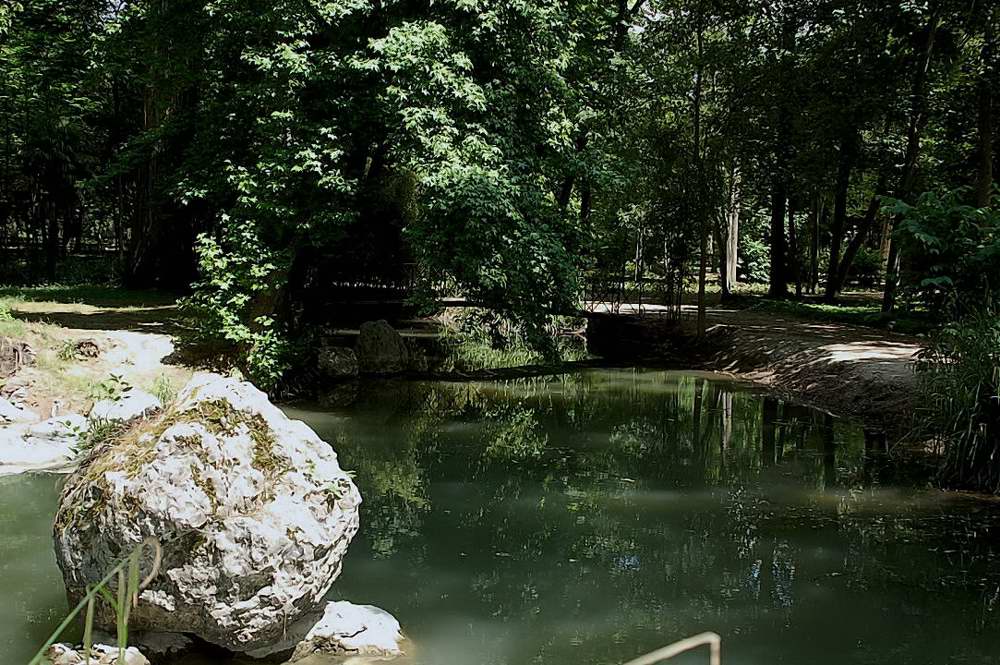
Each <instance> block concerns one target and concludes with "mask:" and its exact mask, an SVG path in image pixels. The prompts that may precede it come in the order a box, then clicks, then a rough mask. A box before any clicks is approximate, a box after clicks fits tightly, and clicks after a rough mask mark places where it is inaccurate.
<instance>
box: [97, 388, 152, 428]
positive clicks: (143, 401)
mask: <svg viewBox="0 0 1000 665" xmlns="http://www.w3.org/2000/svg"><path fill="white" fill-rule="evenodd" d="M162 409H163V404H161V403H160V400H159V398H157V397H156V396H155V395H151V394H150V393H147V392H146V391H144V390H138V389H136V388H130V389H129V390H127V391H125V392H124V393H122V394H121V395H120V396H118V397H117V398H116V399H103V400H101V401H99V402H97V403H96V404H94V406H93V407H92V408H91V409H90V419H91V420H105V421H112V422H121V423H130V422H132V421H134V420H138V419H140V418H148V417H149V416H152V415H155V414H157V413H159V412H160V411H161V410H162Z"/></svg>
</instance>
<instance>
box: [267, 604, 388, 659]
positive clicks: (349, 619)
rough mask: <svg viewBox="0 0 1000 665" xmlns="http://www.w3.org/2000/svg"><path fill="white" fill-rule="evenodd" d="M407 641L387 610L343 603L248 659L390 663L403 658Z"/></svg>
mask: <svg viewBox="0 0 1000 665" xmlns="http://www.w3.org/2000/svg"><path fill="white" fill-rule="evenodd" d="M403 640H404V638H403V635H402V632H401V631H400V628H399V622H398V621H396V618H395V617H393V616H392V615H391V614H389V613H388V612H386V611H385V610H383V609H379V608H378V607H374V606H372V605H355V604H354V603H349V602H347V601H343V600H341V601H334V602H329V603H327V604H326V607H323V608H321V609H320V610H318V611H316V612H313V613H310V614H307V615H306V616H304V617H302V618H301V619H299V620H298V621H296V622H295V623H293V624H291V625H290V626H289V627H288V631H287V634H286V635H285V636H284V639H282V640H281V641H279V642H276V643H274V644H272V645H269V646H268V647H265V648H263V649H258V650H256V651H251V652H249V653H248V654H247V655H249V656H251V657H253V658H270V657H273V656H275V655H276V654H291V657H290V659H289V660H288V661H286V662H287V663H295V662H298V661H304V660H306V659H309V660H312V658H311V657H312V656H325V657H330V658H337V661H336V662H338V663H339V662H342V660H341V659H343V658H346V657H358V658H365V659H378V660H389V659H392V658H396V657H397V656H402V655H403ZM322 660H323V661H324V662H326V659H325V658H323V659H322ZM366 662H369V661H367V660H366Z"/></svg>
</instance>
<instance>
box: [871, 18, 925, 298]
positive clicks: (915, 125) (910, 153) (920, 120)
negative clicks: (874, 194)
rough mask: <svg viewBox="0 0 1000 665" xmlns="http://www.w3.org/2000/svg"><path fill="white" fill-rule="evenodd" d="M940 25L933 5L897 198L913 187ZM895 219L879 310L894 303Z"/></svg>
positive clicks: (896, 264) (896, 271) (896, 267)
mask: <svg viewBox="0 0 1000 665" xmlns="http://www.w3.org/2000/svg"><path fill="white" fill-rule="evenodd" d="M938 25H939V19H938V10H937V8H935V9H934V10H933V11H932V12H931V16H930V18H929V19H928V20H927V27H926V28H925V29H924V31H923V39H922V40H921V41H922V44H921V50H920V59H919V61H918V62H917V67H916V71H915V72H914V74H913V87H912V92H911V111H910V120H909V123H908V125H907V130H906V153H905V158H904V160H903V173H902V175H901V176H900V182H899V187H898V188H897V191H896V197H895V198H897V199H905V198H906V197H908V196H909V195H910V191H911V190H912V189H913V181H914V179H915V178H916V175H917V158H918V157H919V156H920V137H921V134H922V133H923V129H924V126H925V125H926V124H927V108H926V107H927V98H926V97H927V93H926V87H927V73H928V72H929V71H930V65H931V55H932V54H933V52H934V40H935V38H936V37H937V30H938ZM895 222H896V220H893V223H892V224H890V226H889V229H888V231H889V256H888V260H887V262H886V271H885V292H884V293H883V295H882V311H883V312H891V311H892V310H893V309H895V307H896V289H897V287H898V285H899V269H900V256H899V244H898V243H896V242H895V241H894V240H893V239H892V233H893V231H894V229H895Z"/></svg>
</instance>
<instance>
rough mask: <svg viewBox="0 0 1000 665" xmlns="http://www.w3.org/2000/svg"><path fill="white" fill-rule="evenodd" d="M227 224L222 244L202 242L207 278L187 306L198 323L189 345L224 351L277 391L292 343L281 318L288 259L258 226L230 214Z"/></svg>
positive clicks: (263, 384)
mask: <svg viewBox="0 0 1000 665" xmlns="http://www.w3.org/2000/svg"><path fill="white" fill-rule="evenodd" d="M223 223H224V226H225V233H224V234H223V239H222V240H218V239H216V238H212V237H209V236H207V235H202V236H201V237H200V238H199V239H198V245H197V252H198V258H199V270H200V274H201V276H202V280H201V281H199V282H197V283H196V284H195V285H194V288H195V291H194V294H193V295H192V296H190V297H188V298H186V299H184V300H183V301H182V302H181V306H182V308H183V310H184V311H185V312H186V313H187V314H188V315H189V316H190V319H191V323H192V326H191V332H190V333H189V335H188V336H187V339H186V340H185V343H188V344H191V343H193V344H195V345H202V344H203V345H209V346H221V347H224V348H223V349H222V350H223V351H228V352H230V353H232V356H233V359H234V362H235V364H236V365H237V366H238V367H239V368H240V370H242V371H243V373H244V374H246V376H247V377H248V378H250V379H251V380H252V381H254V382H256V383H257V384H258V385H260V386H261V387H262V388H264V389H267V388H271V387H273V386H274V385H275V384H276V383H277V382H278V381H279V380H280V379H281V376H282V374H283V373H284V371H285V370H286V369H287V368H288V366H289V362H290V343H289V341H288V338H287V336H286V331H285V330H284V329H283V326H282V325H281V324H280V323H279V322H278V321H277V318H276V317H277V314H276V310H277V307H276V304H277V301H278V300H279V296H280V290H281V288H282V286H283V285H284V283H285V280H284V277H283V276H284V274H285V273H286V270H285V269H284V266H285V265H286V263H287V259H286V258H285V257H284V256H282V255H281V254H279V253H277V252H273V251H269V250H268V249H266V247H265V246H264V244H263V243H262V242H261V241H260V238H259V237H258V234H257V232H256V230H255V229H254V227H253V225H252V224H249V223H240V222H237V221H235V220H233V219H231V218H230V217H228V216H224V219H223Z"/></svg>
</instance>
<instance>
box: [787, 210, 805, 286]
mask: <svg viewBox="0 0 1000 665" xmlns="http://www.w3.org/2000/svg"><path fill="white" fill-rule="evenodd" d="M788 251H789V256H790V260H789V265H790V266H791V269H792V280H794V282H795V296H796V297H797V298H801V297H802V266H801V265H800V263H799V238H798V233H796V232H795V208H794V207H793V206H792V202H791V200H789V202H788Z"/></svg>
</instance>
